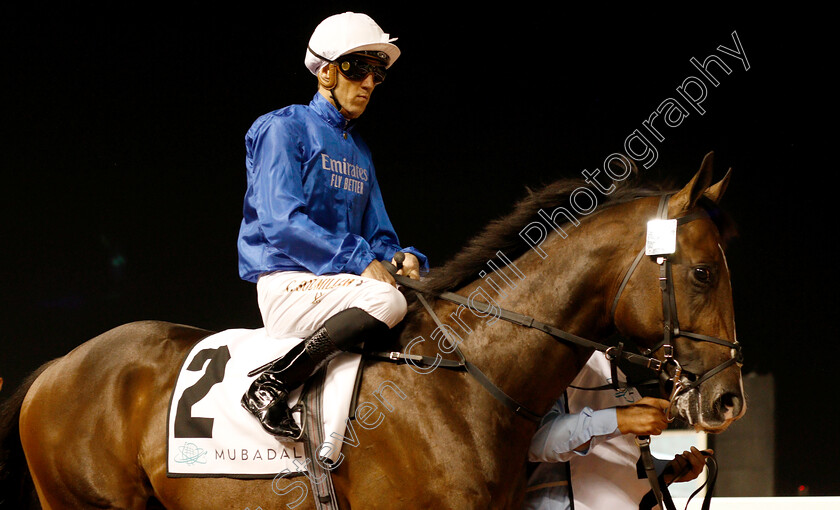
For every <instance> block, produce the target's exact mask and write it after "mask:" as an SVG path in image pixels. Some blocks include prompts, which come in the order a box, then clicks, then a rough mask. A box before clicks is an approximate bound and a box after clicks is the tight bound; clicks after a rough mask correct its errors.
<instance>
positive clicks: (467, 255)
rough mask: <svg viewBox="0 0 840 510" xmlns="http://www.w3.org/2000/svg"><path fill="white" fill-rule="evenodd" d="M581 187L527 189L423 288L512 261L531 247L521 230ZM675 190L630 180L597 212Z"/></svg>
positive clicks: (453, 285) (729, 231) (564, 182)
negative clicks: (501, 257)
mask: <svg viewBox="0 0 840 510" xmlns="http://www.w3.org/2000/svg"><path fill="white" fill-rule="evenodd" d="M581 185H582V183H581V181H580V179H561V180H558V181H555V182H553V183H551V184H548V185H546V186H544V187H543V188H542V189H539V190H537V191H532V190H530V189H527V188H526V191H527V194H526V196H525V197H524V198H522V199H521V200H519V202H517V203H516V204H515V206H514V207H513V210H512V211H511V212H510V213H508V214H507V215H505V216H502V217H500V218H498V219H496V220H493V221H491V222H490V223H489V224H488V225H487V226H486V227H484V229H483V230H482V231H481V232H480V233H479V234H478V235H476V236H475V237H473V238H472V239H471V240H470V241H469V242H468V243H467V244H466V245H465V246H464V247H463V248H462V249H461V250H460V251H459V252H458V253H457V254H456V255H455V256H454V257H453V258H452V259H450V260H449V261H448V262H446V263H445V264H444V265H443V266H440V267H437V268H433V269H432V270H431V271H430V272H429V274H428V276H427V277H426V279H425V281H424V287H426V288H428V289H429V290H431V291H432V292H443V291H447V290H456V289H458V288H460V287H462V286H464V285H466V284H467V283H469V282H471V281H473V280H475V279H476V278H477V277H478V273H479V272H480V271H482V270H484V271H486V270H488V266H487V262H488V261H490V260H493V259H497V258H498V257H497V255H496V254H497V252H498V251H502V253H504V254H505V255H506V256H507V257H509V258H510V259H511V260H513V259H515V258H516V257H518V256H519V255H521V254H522V253H524V252H525V251H526V250H527V249H528V248H529V247H528V245H527V244H526V243H525V242H524V241H523V239H522V238H521V237H520V235H519V233H520V232H521V231H522V229H524V228H525V227H526V226H527V225H528V224H529V223H531V222H532V221H535V220H537V219H538V216H537V213H538V212H539V210H540V209H544V210H545V211H546V212H548V213H550V212H551V211H552V210H553V209H554V208H556V207H559V206H566V208H567V209H568V208H569V207H568V206H569V197H570V195H571V193H572V192H573V191H574V190H575V189H577V188H579V187H580V186H581ZM674 190H675V188H674V187H673V186H671V185H670V184H668V183H646V184H640V183H638V182H635V181H632V182H630V179H627V180H625V181H621V182H618V183H616V189H615V190H614V191H613V192H612V193H610V194H609V195H607V196H606V197H603V195H599V204H598V210H599V211H600V210H603V209H606V208H610V207H614V206H616V205H619V204H623V203H626V202H629V201H632V200H635V199H637V198H642V197H650V196H659V195H662V194H665V193H673V192H674ZM705 202H707V203H704V204H703V205H704V207H706V208H707V209H710V208H712V209H713V210H714V213H713V214H712V217H713V220H715V223H716V224H718V228H719V229H720V231H721V237H722V238H724V240H725V239H728V238H729V237H731V235H734V223H732V222H731V221H730V220H729V218H728V217H727V216H725V215H724V214H723V213H722V212H721V211H720V210H719V208H718V207H717V206H716V205H715V204H713V203H712V202H711V201H709V200H706V201H705ZM710 212H712V211H710Z"/></svg>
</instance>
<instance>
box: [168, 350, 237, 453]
mask: <svg viewBox="0 0 840 510" xmlns="http://www.w3.org/2000/svg"><path fill="white" fill-rule="evenodd" d="M208 359H209V360H210V363H208V364H207V370H206V371H205V372H204V375H202V376H201V378H200V379H199V380H198V381H196V382H195V384H193V385H192V386H190V387H189V388H187V389H186V390H184V393H183V394H182V395H181V398H180V399H178V407H177V409H176V411H175V437H213V418H202V417H193V415H192V406H193V405H195V404H197V403H198V402H199V401H200V400H201V399H203V398H204V397H206V396H207V393H209V392H210V388H212V387H213V385H214V384H217V383H220V382H222V380H223V379H224V378H225V367H226V366H227V362H228V361H230V350H229V349H228V347H227V345H222V346H221V347H216V348H215V349H203V350H201V351H199V352H198V354H196V355H195V357H194V358H193V360H192V361H191V362H190V364H189V366H187V370H190V371H192V372H198V371H200V370H201V369H202V368H203V367H204V362H205V361H207V360H208Z"/></svg>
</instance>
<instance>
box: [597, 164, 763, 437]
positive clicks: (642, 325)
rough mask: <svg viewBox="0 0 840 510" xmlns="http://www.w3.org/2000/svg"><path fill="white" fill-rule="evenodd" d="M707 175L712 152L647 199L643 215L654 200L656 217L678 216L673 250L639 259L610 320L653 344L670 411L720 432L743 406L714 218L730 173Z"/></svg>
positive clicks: (649, 212)
mask: <svg viewBox="0 0 840 510" xmlns="http://www.w3.org/2000/svg"><path fill="white" fill-rule="evenodd" d="M711 177H712V155H711V154H709V155H707V156H706V158H705V159H704V160H703V164H702V165H701V168H700V170H699V171H698V172H697V174H696V175H695V176H694V177H693V178H692V179H691V181H690V182H689V183H688V184H687V185H686V186H685V187H684V188H683V189H681V190H680V191H678V192H677V193H675V194H673V195H672V196H670V198H669V199H667V201H665V200H659V201H658V202H657V200H656V199H648V202H646V203H645V204H644V206H643V210H644V213H643V214H645V215H646V216H647V217H648V218H647V219H653V217H654V211H656V209H655V208H656V207H659V208H660V209H659V211H658V213H656V214H658V215H659V217H661V218H664V217H665V216H666V215H667V218H671V219H674V218H682V219H681V220H679V223H678V227H677V234H676V251H674V252H673V253H671V254H666V255H664V256H661V257H657V256H649V257H641V258H639V259H637V260H638V262H637V263H638V265H637V266H634V267H633V268H632V269H631V271H630V273H629V275H628V277H627V278H628V279H626V280H625V287H624V290H623V292H624V297H623V299H620V300H617V301H616V305H615V311H614V313H615V315H614V320H615V325H616V327H617V329H618V330H619V331H620V332H621V333H622V334H623V335H625V336H627V337H630V338H634V339H637V341H638V342H639V344H640V345H641V346H643V347H647V348H649V349H652V350H653V352H654V354H655V356H656V357H657V358H658V359H660V360H662V362H663V374H668V377H671V378H672V379H671V382H672V383H673V382H674V381H675V380H676V382H677V384H676V390H671V389H669V392H670V396H672V397H673V398H672V408H671V412H672V413H675V412H676V413H678V414H679V416H681V417H682V418H683V419H685V420H686V421H688V423H690V424H691V425H693V426H694V427H695V428H697V429H702V430H705V431H708V432H721V431H723V430H725V429H726V428H727V427H728V426H729V425H730V424H731V423H732V422H733V421H735V420H737V419H738V418H740V417H741V416H742V415H743V414H744V412H745V411H746V402H745V400H744V393H743V385H742V381H741V363H740V356H741V353H740V346H739V345H738V344H737V340H736V336H735V318H734V312H733V305H732V288H731V286H730V280H729V268H728V267H727V264H726V258H725V255H724V252H723V240H722V235H721V232H720V230H719V228H718V225H716V222H715V215H716V211H717V208H716V204H717V203H718V202H719V201H720V199H721V196H722V195H723V192H724V191H725V189H726V185H727V183H728V180H729V173H727V174H726V176H725V177H724V178H723V179H722V180H721V181H720V182H718V183H717V184H715V185H710V184H711ZM657 204H659V205H657ZM666 206H667V208H666ZM631 296H632V297H631ZM672 347H673V348H672ZM677 372H679V373H678V374H677V376H676V378H675V377H674V374H675V373H677ZM663 376H664V375H663Z"/></svg>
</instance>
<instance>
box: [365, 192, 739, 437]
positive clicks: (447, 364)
mask: <svg viewBox="0 0 840 510" xmlns="http://www.w3.org/2000/svg"><path fill="white" fill-rule="evenodd" d="M670 196H671V195H669V194H666V195H662V196H661V198H660V201H659V207H658V210H657V215H656V217H657V219H667V216H668V200H669V198H670ZM701 218H710V216H709V213H708V212H707V211H706V210H705V209H703V208H698V209H696V210H695V211H693V212H691V213H689V214H686V215H684V216H682V217H680V218H677V219H675V220H671V221H675V222H676V226H677V227H679V226H680V225H685V224H686V223H689V222H692V221H694V220H698V219H701ZM646 252H647V250H646V247H643V248H642V249H641V250H640V251H639V253H638V255H636V258H635V259H634V260H633V263H632V264H631V265H630V267H629V268H628V269H627V271H626V272H625V275H624V278H623V280H622V282H621V285H620V286H619V289H618V291H617V293H616V295H615V298H614V299H613V303H612V309H611V311H610V313H611V318H612V319H613V323H615V309H616V307H617V306H618V302H619V300H620V298H621V296H622V292H623V291H624V288H625V287H626V286H627V283H628V282H629V281H630V278H631V277H632V276H633V273H634V272H635V270H636V268H637V267H638V266H639V264H640V262H641V260H642V258H643V257H644V255H645V253H646ZM401 255H402V253H397V254H396V255H395V257H394V260H395V262H397V265H398V266H400V265H401V264H402V257H400V256H401ZM655 262H656V263H657V264H658V265H659V287H660V289H661V291H662V313H663V337H662V340H661V341H660V342H659V343H658V344H657V345H656V346H654V347H652V348H650V349H645V350H644V351H642V353H634V352H632V351H630V350H625V349H624V344H623V343H622V342H619V343H618V345H617V346H616V345H606V344H603V343H600V342H596V341H593V340H589V339H586V338H583V337H580V336H577V335H575V334H572V333H569V332H567V331H563V330H561V329H558V328H556V327H554V326H551V325H549V324H545V323H542V322H539V321H537V320H536V319H534V318H533V317H529V316H527V315H523V314H520V313H517V312H513V311H510V310H506V309H503V308H498V307H492V306H491V305H489V304H487V303H482V302H476V301H470V300H469V299H467V298H465V297H464V296H461V295H460V294H456V293H454V292H437V291H431V290H429V289H427V288H425V287H424V286H423V285H422V284H421V283H420V282H418V281H416V280H412V279H410V278H408V277H405V276H402V275H397V274H395V273H396V271H397V269H398V268H394V267H393V266H391V264H389V263H387V262H386V263H385V264H386V267H388V266H390V268H389V270H392V271H391V272H392V273H393V276H394V279H395V280H396V281H397V283H399V284H400V285H402V286H405V287H407V288H410V289H412V290H414V291H416V293H417V294H416V295H417V299H418V301H419V302H420V303H421V304H422V305H423V307H424V308H425V309H426V311H427V312H428V313H429V315H430V316H431V317H432V319H433V320H434V322H435V324H436V326H437V327H438V328H439V329H440V330H441V332H442V333H443V334H444V335H445V336H446V338H447V341H449V343H450V345H453V346H455V347H454V349H453V352H455V353H456V354H457V355H458V357H459V359H458V360H447V359H442V358H441V356H440V355H439V354H438V355H436V356H435V357H434V358H432V357H430V356H421V355H417V354H411V353H410V349H406V351H407V352H365V353H364V355H365V357H366V358H369V359H378V360H380V361H390V362H394V363H400V362H404V363H410V364H411V365H413V366H415V367H418V368H421V367H440V368H446V369H451V370H461V371H465V372H467V373H468V374H470V375H471V376H472V377H473V378H475V379H476V380H477V381H478V382H479V383H481V385H482V386H484V387H485V389H486V390H487V391H488V392H490V393H491V394H492V395H493V396H494V397H495V398H496V399H497V400H499V401H500V402H501V403H502V404H504V405H505V406H506V407H508V408H509V409H511V410H512V411H513V412H514V413H516V414H518V415H520V416H522V417H524V418H526V419H528V420H530V421H533V422H536V423H540V421H541V420H542V415H541V414H538V413H535V412H533V411H531V410H529V409H528V408H527V407H525V406H524V405H522V404H520V403H519V402H517V401H516V400H515V399H514V398H512V397H510V396H509V395H507V394H506V393H505V392H504V391H502V390H501V389H499V387H498V386H496V385H495V384H494V383H493V382H492V381H491V380H490V379H489V378H488V377H487V376H486V375H485V374H484V373H483V372H482V371H481V370H480V369H479V368H478V367H476V366H475V365H473V364H472V363H470V362H469V361H468V360H467V359H466V357H465V356H464V355H463V353H462V352H461V350H460V348H458V343H459V342H456V341H455V340H454V339H452V338H451V337H450V335H449V332H448V331H447V329H448V328H446V327H445V326H444V325H443V323H442V322H441V321H440V319H439V318H438V316H437V314H436V313H435V312H434V310H433V309H432V307H431V306H430V305H429V303H428V301H426V299H425V297H424V295H433V296H435V297H436V298H438V299H443V300H445V301H449V302H452V303H455V304H458V305H463V306H465V307H467V308H468V309H470V310H472V311H475V312H479V313H482V314H485V316H486V315H493V316H495V317H497V318H499V319H503V320H505V321H507V322H510V323H512V324H517V325H519V326H523V327H527V328H533V329H537V330H540V331H542V332H544V333H546V334H548V335H549V336H551V337H552V338H554V339H555V340H557V341H558V342H561V343H571V344H574V345H578V346H581V347H584V348H588V349H594V350H597V351H600V352H603V353H604V355H605V356H606V358H607V359H608V360H609V361H610V364H611V366H612V371H613V377H612V380H613V384H614V385H615V384H618V378H617V377H616V371H617V365H618V362H619V361H620V360H622V359H623V360H625V361H627V362H629V363H632V364H635V365H639V366H642V367H644V368H647V369H650V370H652V371H653V372H654V373H655V374H656V375H657V376H658V377H659V378H660V379H661V380H662V381H663V382H668V381H669V382H670V383H671V384H672V385H673V386H672V389H671V392H670V403H671V405H670V406H669V407H668V415H667V417H668V419H669V421H671V420H673V417H671V416H670V409H671V407H673V404H674V402H675V400H676V398H677V397H678V396H679V395H680V394H681V393H682V392H684V391H688V390H691V389H695V388H697V387H698V386H700V385H701V384H702V383H704V382H705V381H707V380H709V379H710V378H711V377H713V376H714V375H716V374H718V373H720V372H721V371H723V370H724V369H726V368H728V367H730V366H731V365H733V364H735V363H741V362H742V354H741V345H740V344H739V343H738V342H737V341H729V340H723V339H721V338H716V337H712V336H708V335H702V334H699V333H693V332H689V331H685V330H681V329H680V327H679V321H678V319H677V306H676V295H675V293H674V283H673V275H672V270H671V260H670V258H669V257H668V256H667V255H658V256H656V257H655ZM680 336H682V337H686V338H690V339H692V340H697V341H703V342H712V343H715V344H719V345H723V346H726V347H729V348H730V349H731V350H732V351H734V354H733V356H732V357H731V358H730V359H728V360H726V361H724V362H723V363H721V364H719V365H718V366H716V367H714V368H712V369H711V370H709V371H707V372H706V373H704V374H702V375H701V376H700V377H698V378H697V379H695V380H694V381H690V382H687V383H686V382H685V381H683V376H682V366H681V365H680V363H679V361H678V360H677V357H676V349H675V347H674V339H675V338H677V337H680ZM659 349H663V360H659V359H658V358H656V357H655V356H654V355H653V354H654V353H655V352H657V351H658V350H659ZM671 368H672V369H673V371H672V372H671V373H669V369H671Z"/></svg>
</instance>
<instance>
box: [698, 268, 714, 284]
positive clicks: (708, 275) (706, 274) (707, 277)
mask: <svg viewBox="0 0 840 510" xmlns="http://www.w3.org/2000/svg"><path fill="white" fill-rule="evenodd" d="M694 279H695V280H696V281H697V282H698V283H703V284H706V283H709V282H711V281H712V271H711V270H710V269H709V268H708V267H695V268H694Z"/></svg>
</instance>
